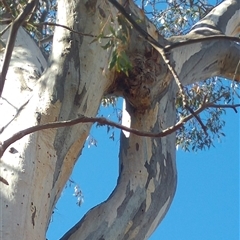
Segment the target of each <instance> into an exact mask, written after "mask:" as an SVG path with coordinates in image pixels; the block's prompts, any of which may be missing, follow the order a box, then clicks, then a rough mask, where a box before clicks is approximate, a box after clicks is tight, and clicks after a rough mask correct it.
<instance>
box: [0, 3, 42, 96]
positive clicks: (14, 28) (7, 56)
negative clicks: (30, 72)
mask: <svg viewBox="0 0 240 240" xmlns="http://www.w3.org/2000/svg"><path fill="white" fill-rule="evenodd" d="M37 3H38V0H32V1H31V2H29V3H28V4H27V5H26V7H25V9H24V10H23V12H22V13H21V14H20V15H19V16H18V17H17V18H16V19H15V20H13V22H12V25H11V29H10V33H9V37H8V42H7V45H6V49H5V53H4V57H3V66H2V71H1V73H0V97H1V96H2V91H3V88H4V84H5V79H6V75H7V71H8V67H9V63H10V60H11V57H12V51H13V48H14V44H15V40H16V37H17V32H18V29H19V27H20V26H21V25H22V23H23V22H24V20H25V19H26V18H27V16H28V14H29V13H31V11H32V9H33V8H34V6H35V4H37Z"/></svg>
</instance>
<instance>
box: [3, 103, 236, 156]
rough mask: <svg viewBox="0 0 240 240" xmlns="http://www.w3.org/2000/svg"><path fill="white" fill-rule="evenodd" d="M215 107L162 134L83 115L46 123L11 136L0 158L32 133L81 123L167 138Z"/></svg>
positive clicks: (201, 108)
mask: <svg viewBox="0 0 240 240" xmlns="http://www.w3.org/2000/svg"><path fill="white" fill-rule="evenodd" d="M215 106H216V105H214V103H213V102H211V103H206V104H203V105H201V106H200V107H199V108H198V109H197V110H196V111H194V114H189V115H188V116H186V117H184V118H182V119H180V120H179V121H178V122H177V123H176V124H175V125H173V126H171V127H169V128H167V129H165V130H163V131H162V132H158V133H152V132H147V131H140V130H137V129H134V128H129V127H125V126H123V125H121V124H119V123H116V122H113V121H110V120H108V119H106V118H103V117H95V118H93V117H85V116H83V115H82V116H81V117H79V118H76V119H73V120H68V121H59V122H52V123H46V124H43V125H37V126H33V127H30V128H26V129H24V130H22V131H19V132H17V133H15V134H14V135H13V136H11V137H10V138H8V139H7V140H5V141H4V142H3V143H0V158H1V157H2V155H3V154H4V152H5V151H6V149H7V148H8V147H9V146H10V145H11V144H12V143H14V142H16V141H18V140H19V139H21V138H22V137H24V136H26V135H28V134H31V133H34V132H37V131H40V130H46V129H54V128H60V127H70V126H73V125H75V124H79V123H99V124H100V125H108V126H112V127H116V128H118V129H121V130H124V131H127V132H130V133H133V134H135V135H137V136H142V137H165V136H167V135H169V134H171V133H173V132H175V131H176V130H178V129H179V128H181V127H182V126H183V125H184V124H185V123H186V122H187V121H189V120H190V119H192V118H193V117H194V115H195V114H196V115H198V114H200V113H201V112H202V111H203V110H204V109H206V108H209V107H215ZM219 106H221V107H222V108H224V106H226V107H227V108H230V105H219ZM237 107H240V104H237V105H232V106H231V108H233V109H235V108H237Z"/></svg>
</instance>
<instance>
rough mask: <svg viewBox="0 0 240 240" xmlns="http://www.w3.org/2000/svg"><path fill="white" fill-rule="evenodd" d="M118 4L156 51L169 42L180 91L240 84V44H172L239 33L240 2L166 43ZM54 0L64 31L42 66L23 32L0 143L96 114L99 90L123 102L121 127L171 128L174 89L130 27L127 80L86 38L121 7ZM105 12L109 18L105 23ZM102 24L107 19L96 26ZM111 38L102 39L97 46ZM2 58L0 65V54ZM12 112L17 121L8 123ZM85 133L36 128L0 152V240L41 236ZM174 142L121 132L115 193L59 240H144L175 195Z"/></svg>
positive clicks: (130, 6) (135, 12)
mask: <svg viewBox="0 0 240 240" xmlns="http://www.w3.org/2000/svg"><path fill="white" fill-rule="evenodd" d="M123 2H124V3H126V4H125V5H124V7H125V9H126V11H127V12H128V13H131V16H132V17H133V18H136V19H140V20H141V28H142V29H144V31H146V32H147V33H148V34H150V36H151V37H152V41H158V42H159V43H160V45H161V46H167V45H170V46H172V48H171V49H170V48H168V52H169V55H168V59H169V63H170V64H171V66H173V67H174V70H175V71H176V74H177V75H178V77H179V79H180V81H181V83H182V84H183V85H187V84H192V83H195V82H197V81H201V80H203V79H207V78H209V77H212V76H216V75H219V76H223V77H226V78H233V76H234V79H236V80H238V81H240V68H237V66H238V63H239V56H240V46H239V44H236V42H234V41H229V39H228V40H227V39H224V40H221V41H209V39H208V41H204V42H194V44H191V45H185V46H183V45H181V46H179V45H178V46H177V48H175V47H176V45H174V44H178V43H179V42H181V41H186V40H189V39H194V38H196V37H197V38H199V37H200V38H201V37H206V36H216V34H219V33H221V34H225V35H228V36H232V37H234V36H236V33H239V25H240V18H239V17H238V16H239V15H238V13H239V9H240V4H239V1H234V0H226V1H224V2H223V3H222V4H220V5H218V6H217V7H216V8H215V10H213V11H212V12H210V13H209V15H207V16H206V17H205V18H204V19H203V20H202V21H199V23H198V24H196V25H195V26H194V28H193V29H192V31H190V32H189V34H187V35H185V36H178V37H173V38H170V39H164V38H163V37H162V36H160V35H158V33H157V32H156V29H155V28H154V26H153V25H152V24H151V23H150V22H149V21H148V19H147V18H145V17H143V15H142V11H141V10H140V9H138V8H137V7H136V5H135V4H134V3H133V1H131V0H129V1H123ZM57 3H58V17H57V19H58V24H60V25H65V26H67V27H68V29H66V28H61V27H57V28H56V29H55V31H54V41H53V49H52V54H51V56H50V58H49V61H48V63H47V62H46V60H45V59H44V57H43V56H42V55H41V52H40V50H39V48H38V47H37V46H36V44H35V43H34V42H33V40H32V39H31V38H30V37H29V36H28V35H27V34H26V32H25V31H24V30H23V29H22V28H19V32H18V34H19V35H18V38H17V41H16V44H15V46H14V52H13V55H12V61H11V62H10V67H9V70H8V74H7V76H6V82H5V86H4V89H3V95H2V96H3V98H2V99H0V101H1V104H0V111H1V112H4V113H6V114H2V115H1V118H0V129H2V132H1V135H0V138H1V139H0V140H1V142H3V143H4V141H5V140H7V139H9V136H13V135H14V134H15V133H16V132H19V130H21V129H27V128H29V127H31V126H42V125H44V124H46V123H49V122H56V121H66V120H70V119H76V118H78V117H79V116H87V117H89V118H91V117H95V116H96V114H97V111H98V108H99V105H100V102H101V99H102V97H103V96H104V95H105V94H110V95H111V94H113V95H118V96H123V97H124V98H125V99H126V106H125V108H124V113H127V114H126V115H124V116H129V118H130V119H127V121H126V122H127V124H128V123H131V125H130V127H131V128H133V129H137V130H138V131H139V132H140V133H141V132H142V131H146V132H150V133H157V132H162V131H163V130H164V129H167V128H168V127H170V126H172V125H174V124H175V121H176V119H175V117H176V109H175V97H176V92H177V87H176V85H175V83H174V81H173V78H172V75H171V72H170V71H169V69H168V68H167V65H166V64H165V61H164V60H163V58H162V56H161V55H160V54H159V53H158V52H157V51H156V50H155V49H153V48H152V46H151V45H150V44H149V43H148V42H147V41H145V40H144V39H142V38H141V37H139V33H138V32H137V31H136V30H135V29H134V28H133V29H130V30H129V32H130V41H129V46H128V49H127V54H128V55H129V56H130V58H131V60H132V63H133V69H132V71H131V72H129V77H127V76H125V75H124V74H122V73H116V72H114V71H111V72H110V71H109V70H108V63H109V61H110V59H111V51H106V50H104V49H103V48H102V47H101V44H99V43H98V42H91V41H92V39H91V40H90V39H89V36H98V35H99V34H100V33H101V30H102V29H104V31H106V32H104V34H106V35H107V34H108V33H109V32H108V29H109V25H108V24H111V26H112V27H114V28H116V29H117V28H118V23H117V21H116V19H117V14H118V13H117V10H116V9H115V8H114V7H113V6H112V5H111V4H108V1H102V0H88V1H82V0H75V1H68V0H59V1H58V2H57ZM103 10H104V12H103ZM109 16H110V18H111V19H112V21H115V22H112V23H109V22H107V19H108V17H109ZM99 18H101V20H102V19H103V20H102V21H99ZM104 24H106V26H105V25H104ZM60 25H59V26H60ZM2 27H3V26H2V25H1V26H0V28H2ZM69 29H74V30H75V31H76V32H81V33H87V35H86V36H84V35H79V34H76V32H71V31H69ZM8 35H9V32H8V33H6V34H4V35H3V36H2V39H3V41H4V43H6V39H7V37H8ZM154 39H155V40H154ZM156 39H157V40H156ZM107 41H108V40H107V39H102V45H104V44H106V43H107ZM194 41H195V40H194ZM236 41H237V40H236ZM90 42H91V43H90ZM136 43H138V44H136ZM173 46H175V47H174V48H173ZM0 58H1V60H3V52H2V51H0ZM0 63H1V61H0ZM43 68H45V71H44V72H43ZM34 72H39V73H40V74H41V77H40V79H39V76H36V75H34V74H32V73H34ZM19 79H21V80H22V81H19ZM22 106H24V107H22ZM6 109H7V110H6ZM16 113H17V114H16ZM12 116H15V117H14V121H13V120H12V119H13V118H12ZM39 116H40V117H39ZM26 119H27V121H26ZM125 120H126V119H123V121H125ZM90 127H91V124H90V123H87V122H85V123H83V124H80V125H75V126H70V125H69V126H68V127H63V128H61V129H48V130H43V131H38V132H36V133H34V134H31V135H27V136H25V137H24V138H21V139H20V138H19V141H16V142H14V143H13V144H12V146H11V147H12V148H13V149H15V150H16V151H14V154H13V153H12V151H11V150H10V151H5V152H4V154H3V156H2V158H1V164H0V173H1V177H0V181H2V182H3V181H4V180H7V182H8V184H9V185H5V184H1V183H0V184H1V189H0V194H1V195H0V196H1V199H0V201H2V202H3V204H4V206H6V207H5V208H4V209H3V211H2V216H1V218H0V221H1V225H4V228H3V232H2V236H3V239H4V240H5V239H6V240H12V239H35V240H42V239H45V234H46V229H47V227H48V224H49V220H50V218H51V215H52V212H53V209H54V206H55V204H56V202H57V200H58V198H59V196H60V194H61V191H62V189H63V188H64V186H65V183H66V181H67V180H68V179H69V176H70V174H71V172H72V169H73V167H74V165H75V162H76V160H77V158H78V156H79V154H80V152H81V150H82V147H83V145H84V142H85V140H86V138H87V136H88V134H89V130H90ZM125 130H126V128H125ZM175 141H176V136H175V133H174V131H172V132H171V134H169V135H166V136H164V137H162V138H157V137H156V136H155V137H152V138H149V137H140V136H136V135H134V134H132V133H130V134H124V133H122V134H121V143H120V154H119V178H118V182H117V186H116V188H115V189H114V191H113V192H112V194H111V195H110V196H109V198H108V199H107V200H106V201H105V202H103V203H101V204H100V205H98V206H96V207H95V208H93V209H92V210H90V211H89V212H88V213H87V214H86V215H85V216H84V218H83V219H82V220H81V221H79V222H78V223H77V224H76V225H75V226H74V227H73V228H72V229H70V230H69V231H68V232H67V233H66V234H65V235H64V236H63V237H62V239H72V240H75V239H89V240H92V239H104V240H112V239H117V240H118V239H119V240H122V239H128V240H129V239H139V240H143V239H148V238H149V237H150V236H151V234H152V232H153V231H154V230H155V229H156V227H157V226H158V225H159V223H160V222H161V221H162V219H163V218H164V216H165V214H166V213H167V211H168V209H169V207H170V205H171V202H172V200H173V197H174V194H175V190H176V185H177V170H176V163H175V154H176V152H175V151H176V150H175ZM2 152H3V151H2ZM13 169H14V171H13ZM26 197H27V199H26ZM33 203H34V204H33ZM39 209H41V211H39ZM29 210H30V211H29ZM12 213H14V218H13V217H12ZM23 226H24V227H23Z"/></svg>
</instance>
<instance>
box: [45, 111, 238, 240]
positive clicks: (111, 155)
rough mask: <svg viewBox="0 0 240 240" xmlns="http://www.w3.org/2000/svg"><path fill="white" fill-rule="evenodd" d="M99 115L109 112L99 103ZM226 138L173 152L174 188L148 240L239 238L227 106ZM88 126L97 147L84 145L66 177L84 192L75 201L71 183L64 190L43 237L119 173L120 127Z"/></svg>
mask: <svg viewBox="0 0 240 240" xmlns="http://www.w3.org/2000/svg"><path fill="white" fill-rule="evenodd" d="M101 114H103V115H105V116H107V115H109V114H112V115H113V116H114V113H113V111H112V109H111V108H110V109H106V108H103V109H102V110H101ZM225 119H226V121H227V123H226V127H225V134H226V137H225V138H223V139H222V142H221V143H217V142H216V143H215V146H216V147H215V148H211V149H210V150H208V151H203V152H197V153H186V152H182V151H181V150H178V151H177V168H178V187H177V191H176V195H175V198H174V201H173V203H172V205H171V208H170V210H169V212H168V214H167V216H166V217H165V219H164V220H163V221H162V223H161V225H160V226H159V227H158V229H157V230H156V231H155V233H154V234H153V235H152V236H151V238H150V240H159V239H161V240H239V158H240V157H239V142H240V139H239V138H240V136H239V123H240V121H239V120H240V119H239V113H238V114H236V113H235V112H234V111H233V110H227V115H226V116H225ZM106 132H107V130H106V127H99V128H96V127H93V128H92V131H91V136H92V137H94V138H95V139H96V140H97V147H94V146H92V147H90V148H88V147H87V144H86V146H85V148H84V150H83V153H82V155H81V157H80V160H79V161H78V162H77V164H76V166H75V169H74V171H73V174H72V177H71V179H73V180H74V181H75V182H76V183H77V184H79V186H80V187H81V190H82V191H83V194H84V203H83V205H82V206H81V207H78V206H77V205H76V198H75V197H74V196H73V192H74V184H72V186H68V187H66V188H65V189H64V191H63V193H62V196H61V198H60V201H59V202H58V204H57V206H56V209H55V211H54V214H53V217H52V221H51V224H50V228H49V231H48V234H47V238H48V240H55V239H59V238H60V237H61V236H62V235H63V234H64V233H65V232H66V231H67V230H68V229H69V228H70V227H71V226H73V225H74V224H75V223H76V222H78V221H79V219H81V218H82V216H83V215H84V214H85V213H86V212H87V211H88V210H89V209H91V208H92V207H94V206H95V205H96V204H98V203H100V202H102V201H104V200H106V198H107V197H108V196H109V195H110V193H111V192H112V190H113V189H114V187H115V185H116V181H117V176H118V150H119V134H118V133H119V132H118V133H117V131H116V130H115V141H112V140H110V139H109V136H110V135H109V134H108V135H107V134H106Z"/></svg>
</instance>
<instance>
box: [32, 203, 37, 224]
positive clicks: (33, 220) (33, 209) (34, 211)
mask: <svg viewBox="0 0 240 240" xmlns="http://www.w3.org/2000/svg"><path fill="white" fill-rule="evenodd" d="M31 204H32V208H31V212H32V217H31V218H32V225H33V228H34V226H35V217H36V212H37V208H36V206H33V203H31Z"/></svg>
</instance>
